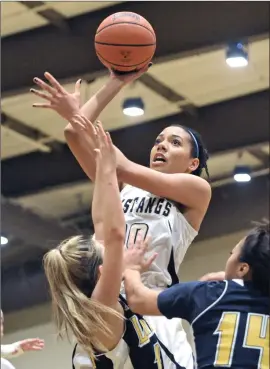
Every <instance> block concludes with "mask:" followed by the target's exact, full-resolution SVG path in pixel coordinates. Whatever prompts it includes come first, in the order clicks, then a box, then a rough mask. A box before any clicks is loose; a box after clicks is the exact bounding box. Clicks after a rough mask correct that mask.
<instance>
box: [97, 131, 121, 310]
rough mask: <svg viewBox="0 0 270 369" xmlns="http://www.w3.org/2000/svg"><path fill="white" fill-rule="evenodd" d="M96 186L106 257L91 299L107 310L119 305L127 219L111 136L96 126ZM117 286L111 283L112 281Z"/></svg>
mask: <svg viewBox="0 0 270 369" xmlns="http://www.w3.org/2000/svg"><path fill="white" fill-rule="evenodd" d="M97 141H98V149H96V186H95V193H94V196H95V197H96V199H95V200H98V206H99V207H100V213H101V214H102V221H103V240H104V246H105V250H104V257H103V266H102V271H101V276H100V279H99V281H98V283H97V285H96V287H95V290H94V292H93V294H92V297H93V298H95V299H97V300H98V301H99V302H102V303H103V304H105V305H107V306H113V305H116V303H117V301H118V295H119V291H120V285H121V280H122V271H123V252H124V242H125V219H124V213H123V210H122V203H121V199H120V194H119V188H118V182H117V177H116V155H115V152H114V148H113V144H112V141H111V138H110V135H109V133H105V132H104V131H103V130H101V129H100V128H99V126H98V125H97ZM112 280H113V281H114V283H111V281H112Z"/></svg>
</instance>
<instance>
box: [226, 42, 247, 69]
mask: <svg viewBox="0 0 270 369" xmlns="http://www.w3.org/2000/svg"><path fill="white" fill-rule="evenodd" d="M226 63H227V64H228V65H229V66H230V67H231V68H241V67H246V66H247V65H248V52H247V49H246V47H245V46H244V45H243V44H242V43H241V42H237V43H234V44H230V45H229V46H228V48H227V50H226Z"/></svg>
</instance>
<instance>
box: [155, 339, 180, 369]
mask: <svg viewBox="0 0 270 369" xmlns="http://www.w3.org/2000/svg"><path fill="white" fill-rule="evenodd" d="M157 340H158V343H159V345H160V347H161V348H162V350H163V351H164V352H165V354H166V355H167V356H168V358H169V359H170V360H171V362H172V363H174V365H175V369H187V368H186V367H184V366H181V365H180V364H178V363H177V362H176V360H175V358H174V356H173V354H172V353H171V352H170V351H169V350H168V349H167V347H166V346H164V344H163V343H162V342H161V341H160V340H159V338H158V339H157Z"/></svg>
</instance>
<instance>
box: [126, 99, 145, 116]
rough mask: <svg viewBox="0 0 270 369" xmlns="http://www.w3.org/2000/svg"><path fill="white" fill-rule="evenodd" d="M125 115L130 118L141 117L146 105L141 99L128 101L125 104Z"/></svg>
mask: <svg viewBox="0 0 270 369" xmlns="http://www.w3.org/2000/svg"><path fill="white" fill-rule="evenodd" d="M123 113H124V114H125V115H128V116H130V117H139V116H140V115H143V114H144V103H143V100H142V99H141V98H140V97H137V98H130V99H126V100H125V101H124V104H123Z"/></svg>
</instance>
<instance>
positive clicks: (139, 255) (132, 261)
mask: <svg viewBox="0 0 270 369" xmlns="http://www.w3.org/2000/svg"><path fill="white" fill-rule="evenodd" d="M131 238H132V237H131ZM149 240H150V239H149V238H146V240H145V241H144V240H143V238H142V236H141V234H140V232H139V233H138V234H137V237H136V241H135V243H131V242H129V244H128V248H127V250H126V251H125V255H124V267H125V269H133V270H138V271H139V272H140V273H144V272H146V271H147V270H148V269H149V267H150V265H151V264H152V263H153V261H154V260H155V259H156V257H157V255H158V254H157V253H155V254H153V255H152V256H150V257H149V258H146V257H145V254H146V252H147V249H148V245H149Z"/></svg>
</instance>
